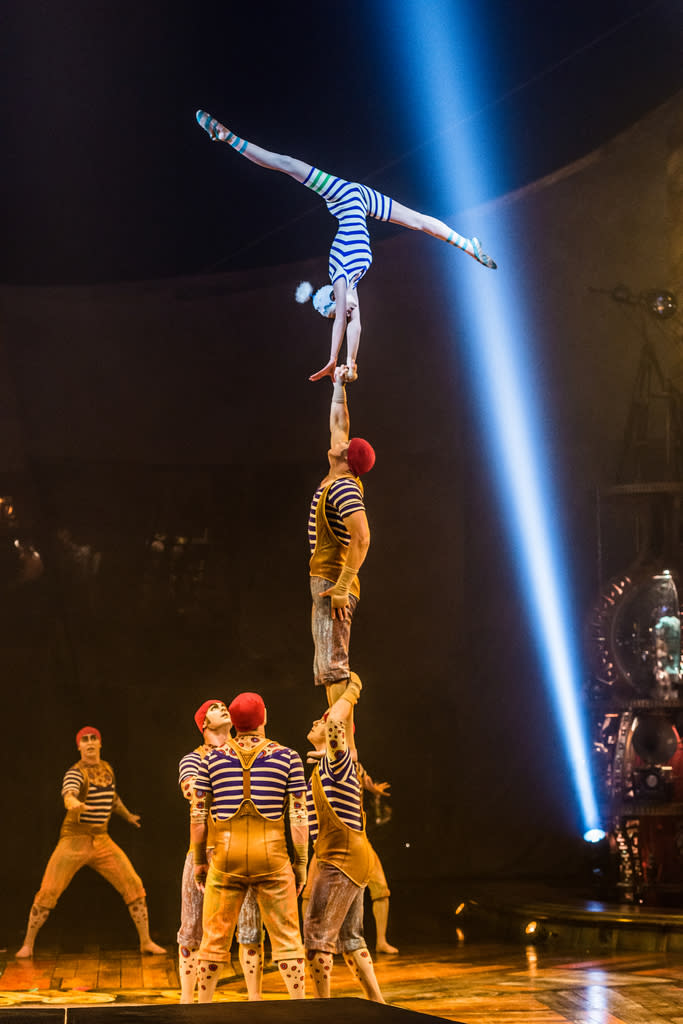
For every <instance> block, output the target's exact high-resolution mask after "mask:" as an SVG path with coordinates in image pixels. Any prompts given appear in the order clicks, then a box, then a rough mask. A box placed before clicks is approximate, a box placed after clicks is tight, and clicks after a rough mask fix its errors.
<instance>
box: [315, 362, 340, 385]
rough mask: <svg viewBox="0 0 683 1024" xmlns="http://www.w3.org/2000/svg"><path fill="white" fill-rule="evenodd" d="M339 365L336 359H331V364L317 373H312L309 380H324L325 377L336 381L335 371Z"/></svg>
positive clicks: (327, 364)
mask: <svg viewBox="0 0 683 1024" xmlns="http://www.w3.org/2000/svg"><path fill="white" fill-rule="evenodd" d="M336 365H337V360H336V359H330V361H329V363H326V364H325V366H323V368H322V370H318V372H317V373H312V374H311V376H310V377H309V378H308V379H309V380H322V379H323V377H331V378H332V380H334V371H335V367H336Z"/></svg>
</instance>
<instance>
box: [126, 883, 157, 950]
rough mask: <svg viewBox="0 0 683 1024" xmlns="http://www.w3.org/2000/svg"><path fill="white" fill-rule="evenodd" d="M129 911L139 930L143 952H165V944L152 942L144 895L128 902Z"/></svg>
mask: <svg viewBox="0 0 683 1024" xmlns="http://www.w3.org/2000/svg"><path fill="white" fill-rule="evenodd" d="M128 913H129V914H130V916H131V917H132V919H133V924H134V925H135V927H136V928H137V930H138V938H139V939H140V952H141V953H165V952H166V950H165V949H164V947H163V946H159V945H157V943H156V942H152V939H151V937H150V934H149V914H148V913H147V902H146V900H145V898H144V897H143V896H141V897H140V899H138V900H133V902H132V903H129V904H128Z"/></svg>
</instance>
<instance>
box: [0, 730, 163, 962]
mask: <svg viewBox="0 0 683 1024" xmlns="http://www.w3.org/2000/svg"><path fill="white" fill-rule="evenodd" d="M76 746H77V747H78V749H79V751H80V753H81V759H80V761H78V762H77V763H76V764H74V765H73V766H72V767H71V768H69V769H68V771H67V772H66V774H65V775H64V781H63V783H62V797H63V799H64V806H65V808H66V817H65V818H64V823H63V825H62V828H61V832H60V834H59V842H58V843H57V846H56V848H55V850H54V852H53V853H52V856H51V857H50V859H49V861H48V864H47V867H46V868H45V874H44V875H43V880H42V882H41V884H40V889H39V890H38V892H37V893H36V895H35V898H34V901H33V906H32V907H31V913H30V914H29V919H28V928H27V930H26V936H25V938H24V942H23V945H22V947H21V949H20V950H18V952H17V953H16V954H15V956H18V957H30V956H33V946H34V943H35V940H36V936H37V934H38V932H39V931H40V929H41V928H42V926H43V925H44V924H45V921H46V920H47V918H48V916H49V914H50V911H51V910H53V909H54V907H56V906H57V901H58V900H59V897H60V896H61V895H62V893H63V892H64V890H65V889H66V887H67V886H68V885H69V883H70V882H71V879H72V878H73V877H74V875H75V874H76V872H77V871H80V869H81V868H82V867H85V866H86V865H87V866H88V867H91V868H93V870H94V871H97V872H98V873H99V874H100V875H102V876H103V877H104V878H106V879H107V881H108V882H111V884H112V885H113V886H114V888H115V889H117V890H118V891H119V892H120V893H121V895H122V897H123V899H124V901H125V903H126V905H127V907H128V910H129V913H130V916H131V917H132V919H133V922H134V924H135V927H136V928H137V931H138V937H139V939H140V950H141V951H142V952H143V953H165V952H166V950H165V949H164V948H163V946H159V945H157V943H156V942H152V939H151V938H150V934H149V917H148V913H147V901H146V899H145V890H144V888H143V885H142V881H141V879H140V877H139V875H137V874H136V872H135V869H134V868H133V865H132V864H131V862H130V860H129V859H128V857H127V856H126V854H125V853H124V852H123V850H122V849H121V848H120V846H117V845H116V843H115V842H114V841H113V839H111V838H110V836H109V835H108V833H107V825H108V823H109V818H110V817H111V815H112V812H113V813H114V814H119V815H120V816H121V817H122V818H125V820H126V821H127V822H129V823H130V824H131V825H134V826H135V828H140V815H139V814H131V812H130V811H129V810H128V808H127V807H126V806H125V805H124V803H123V801H122V800H121V798H120V796H119V795H118V794H117V792H116V781H115V778H114V771H113V769H112V767H111V765H110V764H108V763H107V762H106V761H102V760H101V759H100V751H101V749H102V736H101V734H100V731H99V729H95V728H94V727H93V726H84V728H83V729H79V731H78V732H77V733H76Z"/></svg>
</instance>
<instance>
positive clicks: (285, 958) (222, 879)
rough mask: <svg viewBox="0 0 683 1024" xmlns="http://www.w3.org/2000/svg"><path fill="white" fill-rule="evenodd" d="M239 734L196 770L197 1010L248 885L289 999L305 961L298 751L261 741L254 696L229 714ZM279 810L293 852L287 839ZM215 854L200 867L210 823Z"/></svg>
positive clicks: (261, 709)
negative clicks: (200, 899) (200, 910)
mask: <svg viewBox="0 0 683 1024" xmlns="http://www.w3.org/2000/svg"><path fill="white" fill-rule="evenodd" d="M228 710H229V712H230V717H231V718H232V722H233V725H234V726H235V729H236V730H237V735H236V736H235V738H234V740H233V741H232V743H231V744H230V746H225V747H222V748H220V749H218V750H215V751H213V752H212V753H211V754H209V756H208V757H207V758H206V759H205V760H204V761H203V762H202V763H201V765H200V766H199V770H198V772H197V778H196V781H195V793H196V800H195V802H194V807H193V811H192V824H191V827H190V834H191V837H192V851H193V854H194V862H195V879H196V881H197V884H198V886H199V888H200V889H201V890H202V891H203V892H204V914H203V920H202V927H203V936H202V943H201V946H200V949H199V1001H200V1003H206V1002H210V1001H211V999H212V998H213V994H214V992H215V989H216V984H217V982H218V976H219V967H220V964H221V963H224V962H225V961H226V960H229V958H230V943H231V941H232V933H233V930H234V928H235V923H236V922H237V917H238V914H239V910H240V907H241V905H242V901H243V899H244V896H245V893H246V891H247V889H248V888H249V886H253V888H254V890H255V892H256V898H257V900H258V904H259V908H260V910H261V914H262V916H263V921H264V924H265V926H266V928H267V929H268V934H269V936H270V942H271V946H272V949H273V960H274V961H276V962H277V963H278V965H279V968H280V974H281V975H282V978H283V979H284V982H285V984H286V986H287V990H288V992H289V995H290V997H291V998H292V999H303V998H304V994H305V992H304V959H303V945H302V943H301V933H300V931H299V912H298V906H297V896H298V894H299V893H300V892H301V890H302V889H303V887H304V884H305V882H306V864H307V860H308V828H307V815H306V800H305V789H306V784H305V781H304V769H303V764H302V763H301V758H300V757H299V755H298V754H297V752H296V751H295V750H291V749H290V748H289V747H283V746H281V745H280V744H279V743H275V742H274V741H273V740H269V739H267V738H266V734H265V722H266V709H265V706H264V704H263V700H262V699H261V697H260V696H259V695H258V694H255V693H242V694H239V696H237V697H235V699H234V700H233V702H232V703H231V705H230V707H229V709H228ZM285 811H288V813H289V829H290V834H291V839H292V845H293V848H294V865H293V866H292V864H291V862H290V860H289V854H288V852H287V843H286V840H285V826H284V819H285ZM209 817H210V822H211V828H212V831H213V837H214V853H213V858H212V860H211V864H210V866H209V865H208V864H207V857H206V844H207V818H209Z"/></svg>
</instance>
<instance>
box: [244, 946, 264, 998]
mask: <svg viewBox="0 0 683 1024" xmlns="http://www.w3.org/2000/svg"><path fill="white" fill-rule="evenodd" d="M240 964H241V966H242V974H243V975H244V983H245V985H246V986H247V995H248V996H249V1000H250V1001H251V1002H256V1001H257V1000H259V999H263V996H262V994H261V983H262V981H263V942H261V943H260V945H258V944H257V943H255V942H249V943H246V944H244V943H243V944H240Z"/></svg>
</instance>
